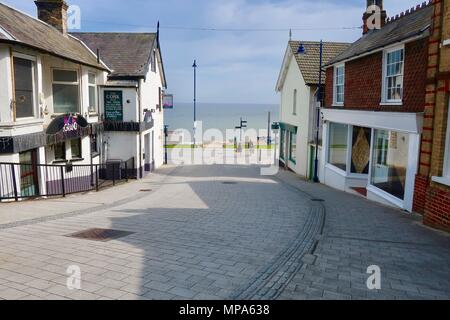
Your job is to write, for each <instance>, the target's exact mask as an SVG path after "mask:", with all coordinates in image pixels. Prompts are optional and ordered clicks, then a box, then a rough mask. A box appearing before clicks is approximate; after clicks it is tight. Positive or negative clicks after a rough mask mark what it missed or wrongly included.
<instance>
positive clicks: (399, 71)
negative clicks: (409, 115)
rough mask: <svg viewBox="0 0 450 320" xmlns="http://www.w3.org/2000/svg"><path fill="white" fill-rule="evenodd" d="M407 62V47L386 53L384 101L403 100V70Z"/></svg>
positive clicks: (398, 101)
mask: <svg viewBox="0 0 450 320" xmlns="http://www.w3.org/2000/svg"><path fill="white" fill-rule="evenodd" d="M404 62H405V49H404V48H401V49H394V50H389V51H386V52H385V55H384V70H383V74H384V82H383V99H384V102H397V103H400V102H402V100H403V71H404Z"/></svg>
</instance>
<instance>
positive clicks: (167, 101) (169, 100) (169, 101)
mask: <svg viewBox="0 0 450 320" xmlns="http://www.w3.org/2000/svg"><path fill="white" fill-rule="evenodd" d="M163 108H164V109H173V94H165V95H164V97H163Z"/></svg>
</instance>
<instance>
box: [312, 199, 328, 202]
mask: <svg viewBox="0 0 450 320" xmlns="http://www.w3.org/2000/svg"><path fill="white" fill-rule="evenodd" d="M311 201H313V202H325V200H323V199H311Z"/></svg>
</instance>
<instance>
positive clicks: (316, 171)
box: [297, 40, 323, 183]
mask: <svg viewBox="0 0 450 320" xmlns="http://www.w3.org/2000/svg"><path fill="white" fill-rule="evenodd" d="M309 45H311V46H312V45H314V44H309ZM319 48H320V58H319V60H320V64H319V89H318V92H317V100H318V102H319V106H318V108H317V123H316V141H315V143H316V150H315V151H316V154H315V158H314V177H313V181H314V182H316V183H317V182H320V179H319V131H320V108H321V107H322V98H323V97H322V72H323V70H322V67H323V41H322V40H320V44H319ZM305 53H306V48H305V46H304V45H303V44H300V46H299V48H298V50H297V54H301V55H303V54H305Z"/></svg>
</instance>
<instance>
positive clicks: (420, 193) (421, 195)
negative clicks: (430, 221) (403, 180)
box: [413, 174, 428, 214]
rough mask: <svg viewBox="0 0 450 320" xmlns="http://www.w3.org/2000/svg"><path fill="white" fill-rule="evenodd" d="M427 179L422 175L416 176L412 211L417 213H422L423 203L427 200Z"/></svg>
mask: <svg viewBox="0 0 450 320" xmlns="http://www.w3.org/2000/svg"><path fill="white" fill-rule="evenodd" d="M427 188H428V178H427V177H425V176H422V175H420V174H419V175H417V176H416V184H415V190H414V206H413V210H414V211H415V212H417V213H421V214H423V213H424V210H425V202H426V199H427Z"/></svg>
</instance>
